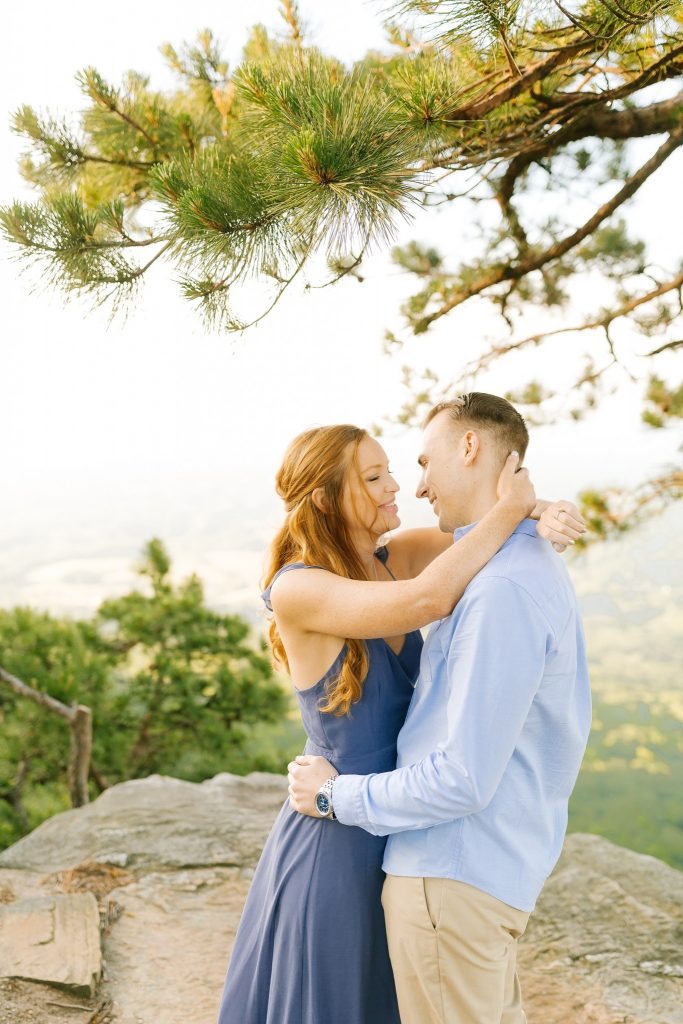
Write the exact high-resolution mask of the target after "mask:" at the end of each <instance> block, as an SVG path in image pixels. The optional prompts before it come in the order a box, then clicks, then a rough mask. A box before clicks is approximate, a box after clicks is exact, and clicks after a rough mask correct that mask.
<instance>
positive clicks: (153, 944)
mask: <svg viewBox="0 0 683 1024" xmlns="http://www.w3.org/2000/svg"><path fill="white" fill-rule="evenodd" d="M286 787H287V783H286V780H285V779H284V778H283V777H281V776H272V775H259V774H254V775H251V776H248V777H247V778H238V777H235V776H230V775H219V776H217V777H216V778H215V779H211V780H209V781H207V782H204V783H201V784H199V785H197V784H193V783H187V782H180V781H178V780H176V779H167V778H160V777H159V776H151V777H149V778H147V779H140V780H137V781H135V782H128V783H124V784H123V785H120V786H116V787H113V788H112V789H111V790H108V791H107V792H106V793H105V794H103V795H102V796H101V797H100V798H99V799H98V800H97V801H95V802H94V803H93V804H91V805H90V806H88V807H83V808H80V809H78V810H76V811H68V812H66V813H65V814H62V815H59V816H57V817H56V818H53V819H51V820H50V821H48V822H46V823H45V824H44V825H41V826H40V828H38V829H36V830H35V832H33V833H32V834H31V835H29V836H26V837H25V839H23V840H21V841H20V842H19V843H17V844H15V846H13V847H11V848H10V849H9V850H6V851H5V853H3V854H1V855H0V888H2V886H3V885H4V886H5V887H6V889H7V892H8V893H9V894H10V896H11V894H12V893H14V894H15V896H16V899H17V900H25V899H27V898H28V897H29V896H30V897H33V896H35V894H36V891H37V890H38V889H39V888H40V886H41V885H49V886H53V887H54V886H55V885H57V884H58V882H59V879H60V875H59V874H57V875H52V874H47V873H49V872H60V871H63V870H64V869H65V868H69V867H72V866H74V865H76V864H78V863H79V862H82V861H86V860H95V861H99V862H104V863H107V864H117V865H123V864H125V865H126V866H127V870H128V872H129V873H130V875H129V877H130V878H132V879H133V880H127V879H126V878H124V880H123V884H122V883H121V881H119V882H118V883H117V884H118V886H119V887H118V888H116V889H114V890H113V891H109V890H107V892H106V895H101V899H102V900H103V901H104V900H107V901H108V904H104V905H103V907H102V909H103V910H105V911H106V908H107V906H109V907H110V908H113V910H114V911H115V912H114V913H112V914H111V915H110V919H111V921H112V923H111V925H110V927H109V928H108V929H107V930H106V931H105V933H104V935H103V939H102V942H103V952H104V958H105V961H106V965H107V971H106V980H105V981H103V983H102V984H101V986H100V990H99V992H98V995H97V999H98V1000H100V999H105V1000H107V999H111V1000H112V1001H113V1005H114V1008H115V1009H114V1017H113V1019H114V1020H115V1022H116V1024H178V1022H179V1020H180V1018H179V1016H178V1007H181V1008H182V1024H215V1019H216V1010H217V1006H218V1003H219V1000H220V994H221V988H222V984H223V978H224V975H225V969H226V966H227V963H228V959H229V955H230V949H231V945H232V942H233V938H234V935H235V930H236V928H237V924H238V921H239V917H240V913H241V909H242V906H243V903H244V898H245V895H246V893H247V890H248V887H249V884H250V877H251V874H252V873H253V868H254V865H255V864H256V862H257V860H258V856H259V852H260V849H261V846H262V844H263V841H264V839H265V837H266V835H267V833H268V831H269V829H270V826H271V823H272V821H273V819H274V818H275V816H276V814H277V812H278V810H279V808H280V806H281V805H282V802H283V801H284V799H285V798H286ZM21 868H23V869H24V870H21ZM29 868H31V869H33V870H32V871H30V870H27V869H29ZM37 872H43V875H40V874H38V873H37ZM89 874H90V873H89V872H87V871H84V870H82V881H83V884H85V883H86V882H87V881H88V878H89ZM79 878H80V876H79ZM96 883H97V878H95V877H94V876H93V878H92V885H93V887H94V886H95V885H96ZM93 891H98V894H99V890H96V889H95V888H93ZM16 905H17V904H8V905H7V907H5V909H8V907H9V906H16ZM682 936H683V874H682V873H681V872H678V871H675V870H674V869H673V868H670V867H668V866H667V865H666V864H663V863H662V862H661V861H658V860H656V859H654V858H652V857H645V856H642V855H641V854H637V853H633V852H632V851H630V850H624V849H622V848H621V847H618V846H615V845H614V844H612V843H610V842H608V841H607V840H605V839H602V838H600V837H599V836H590V835H571V836H569V837H568V838H567V841H566V844H565V849H564V853H563V855H562V858H561V860H560V862H559V864H558V866H557V868H556V870H555V871H554V872H553V875H552V876H551V878H550V879H549V880H548V882H547V884H546V886H545V889H544V891H543V893H542V896H541V899H540V900H539V903H538V907H537V909H536V911H535V913H534V914H533V915H532V918H531V922H530V924H529V928H528V930H527V934H526V935H525V937H524V939H523V942H522V944H521V948H520V958H519V960H520V977H521V980H522V988H523V994H524V1001H525V1006H526V1009H527V1015H528V1020H529V1024H683V956H682V954H681V937H682ZM0 984H1V983H0ZM22 984H24V983H22ZM34 988H36V989H39V988H41V986H34ZM47 991H49V989H48V990H47ZM20 995H21V993H20ZM8 997H9V994H8ZM1 998H2V997H1V996H0V999H1ZM12 998H14V999H15V1000H16V1001H15V1002H14V1003H13V1004H12V1006H13V1007H17V1008H18V1009H16V1010H13V1012H14V1016H10V1018H9V1019H10V1020H11V1021H12V1024H14V1021H15V1020H16V1022H17V1024H56V1021H57V1019H58V1018H57V1017H56V1016H55V1014H56V1013H57V1012H58V1011H57V1008H56V1006H55V1003H54V996H53V997H52V1000H51V1001H50V1000H49V999H46V1002H45V1007H44V1010H43V1009H40V1010H38V1009H36V1007H37V1006H38V1005H39V1004H38V999H39V998H40V997H39V995H38V994H37V993H35V992H34V993H33V994H32V996H31V1002H30V1006H31V1014H30V1015H29V1014H28V1013H27V1014H26V1015H25V1014H24V1011H23V1010H22V1008H21V1007H22V1006H23V1004H22V1003H20V1002H19V1001H18V999H19V996H16V995H14V996H12ZM26 998H28V997H26ZM26 1005H28V1003H27V1004H26ZM41 1005H42V1004H41ZM93 1005H94V1004H93ZM64 1012H65V1013H70V1012H71V1011H66V1010H65V1011H64ZM72 1016H73V1014H72ZM0 1019H1V1013H0ZM70 1019H71V1018H70ZM65 1024H68V1022H67V1021H66V1020H65Z"/></svg>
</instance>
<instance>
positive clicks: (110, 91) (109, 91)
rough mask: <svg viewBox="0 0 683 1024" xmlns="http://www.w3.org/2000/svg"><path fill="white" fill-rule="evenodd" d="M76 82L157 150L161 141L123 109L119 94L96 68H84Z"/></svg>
mask: <svg viewBox="0 0 683 1024" xmlns="http://www.w3.org/2000/svg"><path fill="white" fill-rule="evenodd" d="M76 81H77V82H78V84H79V85H80V86H81V88H82V89H83V91H84V92H85V94H86V95H87V96H89V97H90V99H91V100H93V102H94V103H96V104H97V105H98V106H100V107H102V108H103V109H104V110H106V111H108V112H109V113H110V114H114V115H115V116H116V117H119V118H121V120H122V121H125V123H126V124H128V125H130V127H131V128H132V129H133V130H134V131H136V132H139V134H140V135H142V137H143V138H144V139H145V140H146V141H147V142H148V143H149V145H150V147H151V148H152V149H153V150H156V148H157V146H158V144H159V140H158V139H155V138H154V137H153V136H152V135H150V133H149V132H148V131H147V129H146V128H145V127H144V125H141V124H140V123H139V122H138V121H136V119H135V118H134V117H132V116H131V115H130V114H129V113H128V112H127V111H126V110H124V109H123V107H122V106H121V105H120V97H119V94H118V92H117V91H116V90H115V89H114V88H113V87H112V86H110V85H108V84H107V83H106V82H105V81H104V79H103V78H102V76H101V75H100V73H99V72H98V71H97V69H96V68H93V67H89V68H84V70H83V71H79V72H78V73H77V75H76Z"/></svg>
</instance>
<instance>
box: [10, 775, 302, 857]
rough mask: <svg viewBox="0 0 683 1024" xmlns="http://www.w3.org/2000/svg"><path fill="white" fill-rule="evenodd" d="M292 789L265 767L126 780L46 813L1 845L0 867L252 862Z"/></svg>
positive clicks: (285, 781)
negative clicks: (189, 778)
mask: <svg viewBox="0 0 683 1024" xmlns="http://www.w3.org/2000/svg"><path fill="white" fill-rule="evenodd" d="M286 796H287V780H286V779H285V778H284V777H283V776H281V775H268V774H265V773H261V772H253V773H252V774H251V775H247V776H246V777H244V778H242V777H240V776H237V775H228V774H227V773H224V774H221V775H216V776H214V778H213V779H208V780H207V781H205V782H201V783H194V782H184V781H182V780H181V779H171V778H168V777H166V776H162V775H150V776H148V777H147V778H145V779H135V780H133V781H132V782H122V783H121V784H120V785H118V786H112V787H111V789H107V790H105V792H104V793H102V794H101V796H99V797H98V798H97V800H95V801H93V803H91V804H87V805H86V806H85V807H78V808H75V809H74V810H71V811H64V812H62V813H61V814H55V815H54V817H52V818H49V819H48V820H47V821H44V822H43V824H42V825H39V826H38V828H37V829H35V830H34V831H33V832H31V833H29V835H27V836H24V838H23V839H20V840H19V842H18V843H15V844H14V845H13V846H11V847H9V849H7V850H5V851H3V852H2V853H0V868H3V867H6V868H21V869H29V870H34V871H45V872H47V871H51V872H55V871H63V870H65V869H67V868H70V867H74V866H75V865H77V864H80V863H81V862H82V861H84V860H90V861H100V862H102V863H106V864H115V865H118V866H119V867H126V868H129V869H130V868H135V869H137V870H140V871H156V870H164V869H169V868H183V867H200V866H212V867H213V866H216V865H226V866H232V867H239V868H241V867H253V866H254V865H255V864H256V861H257V860H258V857H259V853H260V851H261V847H262V846H263V843H264V840H265V837H266V836H267V834H268V830H269V828H270V826H271V824H272V821H273V818H274V817H275V815H276V814H277V812H278V810H279V809H280V807H281V806H282V804H283V802H284V800H285V798H286Z"/></svg>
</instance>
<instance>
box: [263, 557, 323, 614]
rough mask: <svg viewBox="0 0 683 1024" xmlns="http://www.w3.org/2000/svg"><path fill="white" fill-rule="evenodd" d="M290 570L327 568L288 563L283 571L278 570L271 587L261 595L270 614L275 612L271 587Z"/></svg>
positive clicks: (270, 584)
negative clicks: (271, 600)
mask: <svg viewBox="0 0 683 1024" xmlns="http://www.w3.org/2000/svg"><path fill="white" fill-rule="evenodd" d="M290 569H325V566H324V565H309V564H308V563H307V562H288V563H287V565H283V566H282V568H281V569H278V571H277V572H276V573H275V575H274V576H273V578H272V580H271V581H270V583H269V585H268V586H267V587H266V589H265V590H264V591H263V593H262V594H261V600H262V601H263V603H264V604H265V606H266V608H267V609H268V611H269V612H272V610H273V606H272V604H271V603H270V591H271V587H272V586H273V583H275V580H276V579H277V578H278V576H282V574H283V572H289V570H290Z"/></svg>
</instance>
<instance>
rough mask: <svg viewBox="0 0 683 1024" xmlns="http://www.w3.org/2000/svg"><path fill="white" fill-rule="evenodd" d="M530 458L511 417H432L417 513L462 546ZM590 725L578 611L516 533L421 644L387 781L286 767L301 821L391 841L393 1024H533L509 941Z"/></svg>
mask: <svg viewBox="0 0 683 1024" xmlns="http://www.w3.org/2000/svg"><path fill="white" fill-rule="evenodd" d="M527 444H528V433H527V430H526V426H525V424H524V420H523V419H522V417H521V416H520V415H519V413H518V412H517V411H516V410H515V409H514V408H513V406H511V405H510V403H509V402H506V401H505V400H504V399H502V398H498V397H497V396H495V395H486V394H482V393H480V392H473V393H471V394H469V395H465V396H462V397H461V398H458V399H456V400H455V401H452V402H443V403H441V404H440V405H438V406H436V408H435V409H433V410H432V412H431V413H430V414H429V416H428V418H427V422H426V425H425V432H424V438H423V446H422V453H421V455H420V457H419V460H418V461H419V463H420V466H421V467H422V476H421V478H420V483H419V485H418V490H417V494H418V497H421V498H427V499H428V500H429V502H430V504H431V505H432V507H433V509H434V511H435V513H436V515H437V516H438V517H439V526H440V528H441V529H442V530H443V531H448V532H450V531H454V532H455V539H456V542H457V540H458V539H459V538H460V537H461V536H462V535H463V534H464V533H465V532H466V531H467V530H468V529H469V528H471V525H472V524H474V523H475V522H476V521H477V520H478V519H480V518H481V517H482V516H483V515H484V514H485V513H486V512H487V511H488V510H489V509H490V508H491V507H492V506H493V504H494V503H495V501H496V481H497V479H498V475H499V473H500V470H501V467H502V465H503V462H504V461H505V458H506V457H507V455H508V454H509V452H510V451H511V450H517V451H518V452H519V453H520V457H522V458H523V456H524V453H525V451H526V447H527ZM590 711H591V708H590V689H589V682H588V673H587V669H586V660H585V649H584V640H583V632H582V626H581V619H580V615H579V609H578V605H577V601H576V596H575V594H574V591H573V588H572V585H571V582H570V580H569V577H568V575H567V572H566V570H565V568H564V566H563V565H562V562H561V559H560V558H559V557H558V556H557V555H556V554H555V553H554V552H553V550H552V548H551V546H550V545H549V544H548V543H546V542H545V541H543V540H541V539H540V538H538V536H537V534H536V525H535V523H534V522H533V521H532V520H525V521H524V522H522V523H521V524H520V526H519V527H518V528H517V530H516V531H515V533H514V534H513V535H512V537H511V538H510V539H509V540H508V541H507V542H506V543H505V544H504V546H503V547H502V548H501V549H500V551H499V552H498V553H497V554H496V555H495V556H494V557H493V558H492V559H491V561H490V562H489V563H488V564H487V565H486V567H485V568H484V569H483V570H482V571H481V572H480V573H479V574H478V575H477V576H476V577H475V578H474V580H473V581H472V582H471V583H470V585H469V586H468V587H467V589H466V591H465V593H464V595H463V597H462V599H461V600H460V602H459V603H458V605H457V606H456V608H455V610H454V611H453V613H452V615H450V616H449V617H448V618H446V619H442V620H441V621H439V622H437V623H435V624H434V625H433V626H432V628H431V631H430V633H429V636H428V638H427V641H426V643H425V646H424V650H423V653H422V660H421V663H420V675H419V678H418V681H417V684H416V687H415V695H414V698H413V701H412V703H411V706H410V709H409V711H408V715H407V718H406V722H405V725H404V726H403V729H402V730H401V733H400V735H399V739H398V762H397V768H396V769H395V770H394V771H392V772H386V773H384V774H377V775H368V776H357V775H343V776H337V775H336V773H335V771H334V768H333V767H332V766H331V765H330V764H329V762H327V761H326V760H325V759H324V758H320V757H301V758H297V762H293V763H292V764H291V765H290V801H291V803H292V806H293V807H294V808H295V809H296V810H299V811H301V812H302V813H307V814H312V815H315V814H320V813H321V812H322V813H325V812H327V813H328V814H334V816H335V817H337V818H338V819H339V821H340V822H342V823H343V824H346V825H357V826H360V827H361V828H364V829H366V830H367V831H369V832H371V833H373V834H375V835H389V839H388V842H387V848H386V853H385V857H384V864H383V867H384V871H385V873H386V875H387V878H386V881H385V885H384V890H383V895H382V903H383V906H384V912H385V919H386V926H387V936H388V941H389V951H390V955H391V961H392V966H393V969H394V975H395V979H396V987H397V992H398V1000H399V1008H400V1013H401V1020H402V1022H403V1024H523V1022H525V1021H526V1017H525V1014H524V1011H523V1009H522V1003H521V995H520V987H519V982H518V979H517V973H516V950H517V940H518V939H519V937H520V936H521V935H522V933H523V932H524V930H525V928H526V925H527V921H528V918H529V915H530V913H531V911H532V910H533V908H534V905H535V902H536V899H537V897H538V894H539V892H540V890H541V888H542V886H543V883H544V881H545V879H546V878H547V876H548V874H549V873H550V871H551V870H552V868H553V866H554V865H555V863H556V861H557V858H558V856H559V854H560V850H561V848H562V842H563V838H564V834H565V830H566V824H567V805H568V800H569V795H570V793H571V791H572V789H573V787H574V783H575V781H576V777H577V774H578V771H579V766H580V763H581V759H582V757H583V752H584V749H585V745H586V741H587V738H588V732H589V727H590ZM318 792H320V794H321V795H320V796H319V797H318V799H317V803H316V799H315V798H316V794H317V793H318Z"/></svg>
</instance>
